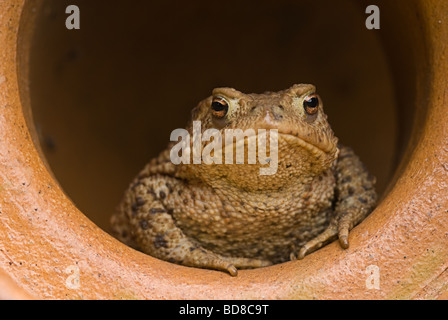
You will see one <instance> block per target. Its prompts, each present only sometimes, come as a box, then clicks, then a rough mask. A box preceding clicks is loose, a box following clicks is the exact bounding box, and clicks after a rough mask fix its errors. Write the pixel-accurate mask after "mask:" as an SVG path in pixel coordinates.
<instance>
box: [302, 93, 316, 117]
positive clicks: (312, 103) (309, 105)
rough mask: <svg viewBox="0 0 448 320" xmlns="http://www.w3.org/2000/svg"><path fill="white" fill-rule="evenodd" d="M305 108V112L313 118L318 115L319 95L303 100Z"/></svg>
mask: <svg viewBox="0 0 448 320" xmlns="http://www.w3.org/2000/svg"><path fill="white" fill-rule="evenodd" d="M303 108H304V109H305V112H306V113H307V114H308V115H310V116H312V115H314V114H316V113H317V110H318V109H319V96H318V95H317V94H314V93H313V94H310V95H309V96H307V97H306V98H305V99H304V100H303Z"/></svg>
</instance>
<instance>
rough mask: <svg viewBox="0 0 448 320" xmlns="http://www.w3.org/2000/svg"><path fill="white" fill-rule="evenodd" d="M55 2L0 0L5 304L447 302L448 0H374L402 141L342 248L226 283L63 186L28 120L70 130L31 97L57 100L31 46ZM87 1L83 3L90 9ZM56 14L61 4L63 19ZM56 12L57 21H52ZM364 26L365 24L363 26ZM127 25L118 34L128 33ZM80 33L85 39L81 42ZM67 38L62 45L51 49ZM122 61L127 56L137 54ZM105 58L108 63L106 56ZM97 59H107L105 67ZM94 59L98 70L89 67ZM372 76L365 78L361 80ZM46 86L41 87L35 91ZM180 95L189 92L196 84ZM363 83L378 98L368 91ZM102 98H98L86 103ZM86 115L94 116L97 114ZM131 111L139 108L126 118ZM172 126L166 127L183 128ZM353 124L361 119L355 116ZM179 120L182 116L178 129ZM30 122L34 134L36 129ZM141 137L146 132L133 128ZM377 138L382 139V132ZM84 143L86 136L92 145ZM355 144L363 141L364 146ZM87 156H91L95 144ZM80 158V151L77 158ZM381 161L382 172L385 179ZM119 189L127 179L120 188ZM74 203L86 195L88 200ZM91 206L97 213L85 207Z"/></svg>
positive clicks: (73, 54)
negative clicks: (145, 249)
mask: <svg viewBox="0 0 448 320" xmlns="http://www.w3.org/2000/svg"><path fill="white" fill-rule="evenodd" d="M49 2H51V1H35V0H32V1H31V0H30V1H26V0H0V12H1V14H0V136H1V139H0V222H1V223H0V298H55V299H76V298H82V299H120V298H124V299H128V298H129V299H134V298H137V299H144V298H147V299H174V298H194V299H218V298H219V299H227V298H229V299H234V298H241V299H243V298H256V299H261V298H274V299H275V298H282V299H418V298H423V299H432V298H448V291H447V288H448V286H447V284H448V273H447V272H446V269H447V265H448V246H447V245H446V244H447V240H448V143H447V141H448V112H447V111H448V109H447V108H448V91H447V89H446V88H447V87H448V78H447V76H446V74H447V70H448V47H447V46H446V42H447V41H448V3H447V2H446V1H444V0H412V1H411V0H410V1H406V2H403V1H388V2H387V4H386V3H383V2H381V3H380V4H379V7H380V9H381V35H382V40H383V45H384V48H385V52H386V54H387V59H388V61H389V64H390V70H391V72H392V79H393V80H394V94H395V96H396V98H397V103H396V108H395V107H394V110H390V111H391V112H392V111H393V112H396V114H397V115H398V116H397V117H396V120H397V125H396V130H397V137H398V140H397V141H398V143H397V145H394V144H395V140H392V141H389V140H388V135H385V136H381V139H380V140H379V141H380V142H382V143H383V144H384V145H387V146H394V149H395V151H394V153H393V154H394V155H396V156H397V157H399V159H400V162H399V166H397V167H396V169H395V172H394V174H393V177H387V175H386V174H384V175H383V176H382V177H384V179H382V180H381V179H380V180H381V181H383V187H381V188H382V189H383V190H384V192H383V196H382V198H381V201H380V203H379V205H378V207H377V209H376V210H375V211H374V212H373V213H372V214H371V215H370V216H369V217H368V218H367V219H366V220H365V221H364V222H362V223H361V224H360V225H359V226H357V227H356V228H355V229H354V230H353V231H352V232H351V234H350V248H349V249H347V250H342V249H341V248H340V247H339V245H338V244H337V243H332V244H330V245H328V246H326V247H324V248H322V249H321V250H318V251H316V252H315V253H313V254H311V255H309V256H307V257H306V258H305V259H304V260H302V261H293V262H288V263H283V264H279V265H275V266H272V267H268V268H260V269H255V270H242V271H240V272H239V275H238V277H230V276H229V275H227V274H225V273H223V272H217V271H212V270H202V269H196V268H188V267H184V266H178V265H175V264H171V263H168V262H164V261H159V260H157V259H155V258H152V257H150V256H147V255H145V254H143V253H140V252H138V251H135V250H133V249H131V248H129V247H127V246H125V245H123V244H121V243H120V242H118V241H117V240H115V239H114V238H113V237H111V236H110V235H109V234H108V233H107V232H106V231H104V230H103V229H106V227H105V224H103V223H102V222H101V221H102V220H101V219H102V218H101V219H100V218H98V217H96V216H95V215H89V214H87V212H86V213H85V214H87V215H88V217H87V216H86V215H85V214H84V213H83V212H81V211H80V210H79V209H78V208H77V206H75V204H74V203H73V201H72V200H71V199H70V198H69V196H70V197H71V198H76V197H77V196H76V192H73V193H71V192H70V191H69V189H70V183H69V182H67V184H65V183H64V181H63V180H64V179H63V177H64V175H63V173H61V172H62V171H59V169H57V168H58V166H59V168H60V167H63V166H64V165H68V164H67V163H64V162H61V163H62V164H61V163H59V165H58V163H57V159H56V158H54V157H56V156H54V155H52V153H51V151H52V149H54V147H55V146H54V145H55V142H54V141H52V140H51V139H48V137H45V136H44V137H43V138H42V135H41V139H39V135H38V134H37V130H36V128H35V124H37V125H40V124H42V123H44V122H45V121H46V120H45V119H44V118H42V117H43V116H44V115H45V116H46V117H50V119H47V120H48V121H49V122H50V123H52V124H51V125H53V126H54V127H55V128H56V129H57V128H58V129H57V130H59V132H63V130H64V126H66V124H64V123H62V122H61V121H60V119H58V118H53V119H51V116H52V114H50V113H48V112H47V113H45V114H44V113H39V105H41V106H42V105H45V106H49V107H51V106H52V98H48V97H45V92H46V91H45V90H44V89H42V90H37V91H36V89H33V88H36V87H39V85H40V83H36V81H35V80H36V79H38V77H39V75H42V76H44V74H46V73H48V74H49V77H50V76H51V74H52V73H53V74H56V75H58V74H60V73H58V72H62V71H61V70H62V69H63V68H64V63H65V62H66V61H65V60H57V61H56V60H54V59H53V60H54V69H45V70H42V69H39V66H41V65H40V64H39V62H42V65H44V66H45V61H49V60H45V56H48V55H49V56H51V57H54V56H52V54H54V52H55V51H54V50H56V49H55V48H57V47H55V48H51V49H53V51H44V49H42V47H39V43H38V44H37V45H36V42H34V44H33V39H35V37H37V36H38V35H36V34H38V33H39V30H41V31H40V32H42V29H39V28H40V27H39V26H40V24H41V23H43V22H42V19H41V18H39V17H40V15H42V14H44V15H45V14H47V18H48V19H49V20H48V21H50V22H51V21H53V20H51V19H53V18H52V17H53V16H52V14H53V13H52V12H51V10H50V12H47V11H45V10H48V8H49V6H48V3H49ZM87 2H88V1H87ZM87 2H83V1H80V3H81V4H84V5H85V6H87ZM59 3H62V2H59ZM291 3H292V2H291ZM347 3H349V2H347ZM369 4H370V3H369ZM63 5H64V3H62V4H59V7H58V8H62V7H63ZM66 5H68V3H67V4H66ZM366 6H367V3H366V4H365V6H364V7H363V6H359V8H360V10H361V12H362V13H364V12H363V9H364V8H365V7H366ZM50 8H51V6H50ZM204 10H205V9H204ZM86 12H87V13H86ZM88 12H89V10H86V9H85V7H84V8H83V7H82V6H81V14H82V15H83V14H87V15H88V14H89V13H88ZM279 12H281V13H282V17H283V16H284V15H285V14H287V10H286V11H279ZM64 14H65V13H64V12H62V16H63V17H64ZM93 14H97V12H96V13H93ZM200 14H201V13H199V15H200ZM260 14H261V13H260ZM54 19H55V20H54V21H59V20H58V18H57V17H56V18H54ZM62 21H63V20H62ZM83 21H84V20H82V21H81V30H83V28H89V25H88V24H82V23H83ZM284 27H287V28H286V29H285V30H283V32H282V33H281V34H285V32H287V31H288V30H289V29H288V28H293V27H294V25H287V24H286V25H284ZM360 28H361V29H363V27H362V26H361V27H360ZM363 30H364V29H363ZM61 32H68V31H66V30H64V31H61ZM73 32H76V31H73ZM80 32H81V31H80ZM123 32H124V34H126V31H123ZM363 32H376V31H365V30H364V31H363ZM366 34H367V33H366ZM78 35H80V39H81V38H82V35H83V34H82V33H78V34H75V37H78ZM70 36H73V34H71V35H70ZM265 36H266V37H268V36H269V35H265ZM48 38H51V37H47V39H48ZM282 39H283V38H279V39H278V41H279V42H278V43H277V45H278V47H279V48H281V46H282V43H283V42H282V41H283V40H284V39H283V40H282ZM94 40H98V39H94ZM159 40H160V39H159ZM159 40H158V39H157V38H154V39H153V44H158V45H162V44H163V43H164V42H163V41H161V42H157V41H159ZM162 40H163V39H162ZM327 40H328V41H330V40H329V39H327ZM79 41H81V42H82V41H84V40H83V38H82V39H81V40H79ZM85 41H88V40H85ZM98 41H100V40H98ZM322 41H323V40H322ZM61 42H63V41H58V42H57V43H61ZM44 43H45V44H47V42H44ZM55 43H56V42H55ZM324 44H325V41H324ZM61 45H62V44H61ZM136 46H137V47H138V44H136ZM138 48H139V47H138ZM117 50H119V49H118V48H117ZM279 50H280V49H279ZM39 52H40V53H39ZM83 54H85V55H89V54H93V53H92V52H87V53H86V52H85V51H83V49H82V48H75V49H74V50H72V51H68V55H66V56H65V57H66V59H68V60H76V59H78V57H79V56H80V55H81V56H82V55H83ZM283 54H285V53H283ZM347 54H349V53H347ZM123 57H127V58H129V59H132V56H126V55H124V56H123ZM340 58H341V59H343V57H340ZM39 59H40V60H39ZM104 59H108V57H107V56H105V57H104ZM285 59H286V58H285ZM53 60H52V61H53ZM126 61H127V60H126ZM97 62H98V64H99V65H101V63H100V61H97ZM204 63H205V62H204ZM90 67H91V68H94V67H95V64H92V65H91V66H90ZM196 67H198V68H199V66H196ZM61 68H62V69H61ZM83 70H87V69H83ZM75 71H76V70H75ZM75 71H74V72H75ZM87 74H88V73H87V72H85V73H84V74H83V77H85V78H83V79H84V80H85V81H86V82H89V81H91V80H89V79H88V77H87ZM285 74H286V73H285ZM122 75H123V74H122ZM45 76H46V75H45ZM36 77H37V78H36ZM368 78H369V76H368V75H365V79H366V81H368ZM291 79H293V78H291ZM53 80H54V79H53ZM53 80H48V81H43V82H42V85H44V86H45V85H46V84H47V83H51V81H53ZM65 80H67V79H65ZM75 80H76V81H73V82H70V83H69V84H68V85H66V86H64V85H61V86H60V87H58V89H57V90H56V89H53V91H54V92H53V93H54V94H55V96H54V97H56V99H57V97H59V96H58V95H61V96H60V97H68V96H65V93H64V92H65V90H76V88H78V87H76V88H75V89H74V86H76V85H77V83H79V82H81V81H80V80H81V79H79V78H76V79H75ZM141 80H142V79H140V80H139V81H141ZM159 80H160V79H159ZM165 80H167V83H170V82H169V80H170V79H162V80H160V81H161V82H163V81H165ZM293 80H298V81H302V80H303V79H295V78H294V79H293ZM67 81H70V79H68V80H67ZM173 81H175V80H173ZM288 81H289V80H288ZM37 82H39V81H37ZM184 82H188V81H185V80H184ZM123 85H124V84H123ZM133 85H134V84H133ZM186 85H187V84H186ZM120 86H121V84H120V85H117V88H120ZM42 88H43V87H42ZM33 90H34V91H33ZM98 90H100V89H98ZM98 90H97V91H98ZM185 90H186V91H190V88H188V90H187V89H185ZM341 90H342V89H340V90H338V91H341ZM369 90H370V91H372V90H373V92H374V91H375V90H376V89H372V88H369ZM378 90H380V89H378ZM49 92H52V91H51V90H50V91H49ZM84 93H85V92H84ZM110 93H111V91H110V90H109V91H107V90H106V91H105V93H104V94H102V93H101V92H100V93H99V96H101V97H104V99H111V100H113V97H112V98H111V94H110ZM182 93H185V92H182ZM39 94H40V96H39ZM347 94H349V93H347ZM83 97H84V98H83V99H84V100H82V101H87V102H86V103H88V101H91V100H89V99H91V96H89V92H87V93H85V95H84V96H83ZM193 98H194V99H193ZM199 98H202V96H200V97H199ZM93 100H94V99H93ZM111 100H109V101H111ZM191 100H192V101H191V103H193V102H195V101H197V100H198V99H196V98H195V97H192V98H191ZM378 101H379V102H381V101H382V100H381V99H379V100H378ZM96 102H97V101H96V100H95V101H94V102H93V104H94V103H96ZM184 102H185V101H184ZM67 103H70V101H69V102H67ZM90 103H92V102H90ZM366 103H368V102H366ZM188 104H190V101H188ZM80 105H82V103H81V104H80ZM377 105H378V110H373V113H374V114H376V115H377V120H375V121H378V122H379V123H380V124H381V121H382V120H383V121H384V123H386V122H387V121H388V119H387V118H388V116H389V114H388V113H387V110H385V109H381V108H383V107H384V106H382V105H381V104H380V103H378V104H377ZM394 105H395V104H394ZM357 107H358V106H357V105H355V106H354V108H357ZM53 108H54V106H53ZM141 109H143V108H141ZM371 109H372V108H371ZM373 109H374V108H373ZM49 110H54V111H55V112H56V111H57V110H56V109H49ZM139 110H140V109H137V110H136V111H135V112H139ZM379 110H381V113H379V112H380V111H379ZM92 112H94V111H92ZM142 112H143V111H142ZM33 113H34V116H33ZM88 114H89V113H88ZM186 114H188V113H186ZM165 115H166V113H165ZM39 117H40V118H39ZM91 117H92V118H93V119H97V118H95V117H96V116H95V114H94V113H92V114H91ZM134 117H135V118H139V117H140V116H139V114H138V113H134ZM84 118H85V117H84ZM84 118H83V117H80V118H79V119H81V120H82V119H84ZM178 119H184V120H185V115H184V114H181V115H179V117H178ZM148 121H151V118H149V120H148ZM176 121H177V120H176ZM176 121H174V123H176V124H177V123H178V122H176ZM341 121H342V120H341ZM351 121H352V122H356V119H355V120H354V121H353V119H352V120H351ZM336 122H338V121H336ZM153 123H154V120H153ZM174 123H170V122H168V121H167V122H165V123H164V127H167V130H172V129H174V128H175V127H173V125H174ZM340 123H341V124H342V122H340ZM181 124H182V122H180V124H179V125H181ZM154 125H155V124H154ZM58 126H60V127H58ZM113 127H114V126H112V128H113ZM38 129H39V132H41V130H42V128H38ZM44 129H45V128H44ZM56 129H55V130H56ZM57 130H56V131H57ZM88 130H89V129H86V131H88ZM384 130H386V129H384ZM100 132H103V131H100ZM384 132H389V131H384ZM384 132H383V133H384ZM41 133H42V132H41ZM43 134H44V135H45V132H44V133H43ZM87 134H91V132H88V133H87ZM136 134H137V135H141V132H137V133H136ZM378 134H379V135H381V134H382V131H381V126H379V129H378ZM78 138H80V137H78ZM83 138H85V137H83ZM92 139H94V138H93V137H92ZM78 140H83V141H84V142H85V143H86V144H88V143H89V141H88V140H89V139H78ZM151 142H152V140H151ZM154 143H155V142H154ZM358 143H360V144H363V143H362V141H361V142H358ZM355 144H356V142H355ZM364 144H365V143H364ZM56 145H57V141H56ZM69 145H70V144H69ZM41 146H43V148H41ZM70 146H71V145H70ZM401 147H402V148H401ZM73 148H75V142H73ZM370 149H371V148H370V146H369V145H367V146H366V147H365V149H364V151H362V152H364V153H365V154H366V155H368V154H369V152H370V151H371V150H370ZM92 150H93V148H92ZM401 151H404V152H401ZM362 152H361V153H362ZM92 153H93V154H95V151H94V150H93V151H92ZM372 154H374V156H375V157H377V158H376V159H378V161H381V159H382V158H383V157H382V154H381V150H377V151H375V152H373V153H372ZM82 156H83V155H79V157H80V158H81V157H82ZM52 157H53V158H52ZM95 157H96V154H95ZM68 158H70V156H68ZM130 158H133V157H130ZM367 158H369V157H367ZM55 159H56V160H55ZM92 161H93V160H92ZM113 161H114V160H113V159H112V160H110V162H109V161H104V160H103V163H104V166H103V167H102V168H105V169H104V170H106V171H108V173H106V174H105V177H106V178H107V177H110V176H113V175H114V174H117V175H119V174H120V173H118V172H114V171H112V174H111V169H110V167H108V165H110V166H112V165H113V163H114V162H113ZM142 161H143V162H142V163H134V164H133V165H134V167H132V166H131V169H129V172H131V171H132V172H134V173H137V170H138V169H139V166H140V165H142V164H143V163H144V161H146V160H145V159H142ZM368 161H369V159H367V162H368ZM89 163H90V162H87V165H86V164H85V163H84V169H85V171H86V172H89V170H91V168H89V165H88V164H89ZM372 166H374V164H372ZM50 167H51V168H53V170H51V169H50ZM379 167H381V166H379ZM379 167H378V172H380V173H381V172H382V171H381V168H379ZM391 168H392V166H391ZM375 170H377V169H375ZM52 171H54V174H53V173H52ZM58 172H59V173H58ZM67 172H71V175H72V177H71V178H67V180H66V181H69V180H70V179H71V181H77V183H78V185H81V187H78V190H81V189H82V184H83V183H84V184H85V181H84V182H83V180H82V179H80V178H79V177H84V176H83V173H80V172H79V171H76V170H75V171H74V172H73V171H70V170H68V171H67ZM129 174H130V173H129ZM127 175H128V173H126V174H123V176H122V181H126V179H128V178H130V177H128V176H127ZM380 175H381V174H380ZM65 177H66V176H65ZM386 178H387V179H386ZM120 179H121V178H120ZM386 180H387V181H386ZM129 181H130V180H129ZM92 183H93V182H92ZM120 183H124V182H120ZM386 186H387V188H386ZM125 187H126V185H123V186H122V190H124V188H125ZM86 188H87V187H86ZM101 188H102V187H101ZM104 188H105V187H104ZM75 189H76V188H73V189H72V190H75ZM119 189H120V188H118V187H117V190H119ZM63 190H65V191H63ZM82 190H84V189H82ZM101 190H103V189H101ZM101 190H97V193H98V201H99V202H101V201H103V200H101V197H102V195H101V194H102V193H103V192H102V191H101ZM104 190H106V189H104ZM65 192H67V194H68V195H67V194H66V193H65ZM104 193H106V192H104ZM81 198H82V197H80V198H79V199H81ZM74 201H75V202H76V201H78V202H77V204H80V203H82V200H76V199H75V200H74ZM108 201H109V202H111V206H112V207H113V206H114V205H115V204H117V203H118V201H119V197H118V198H117V199H116V200H113V201H111V200H110V199H108ZM92 202H95V201H92ZM78 206H79V207H82V206H83V205H82V204H81V205H78ZM86 206H87V207H88V205H86ZM92 208H93V207H92ZM95 210H101V209H98V208H96V209H92V211H95ZM85 211H89V210H85ZM106 211H107V210H106ZM103 216H104V217H107V216H109V213H108V212H104V214H103ZM92 220H93V221H95V223H94V222H93V221H92ZM98 225H101V226H102V227H103V229H102V228H100V227H99V226H98Z"/></svg>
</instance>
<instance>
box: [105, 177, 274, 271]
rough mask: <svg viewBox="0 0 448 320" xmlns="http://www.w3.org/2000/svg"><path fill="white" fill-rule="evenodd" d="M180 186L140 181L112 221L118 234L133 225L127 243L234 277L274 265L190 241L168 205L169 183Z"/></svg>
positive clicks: (157, 180)
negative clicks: (166, 200)
mask: <svg viewBox="0 0 448 320" xmlns="http://www.w3.org/2000/svg"><path fill="white" fill-rule="evenodd" d="M167 179H168V182H167ZM176 183H181V182H179V181H177V180H176V179H175V178H170V177H166V176H160V175H155V176H149V177H146V178H143V179H141V180H139V181H138V182H137V183H136V184H135V185H134V186H133V187H132V188H131V189H129V190H128V192H127V193H126V194H125V198H124V200H123V202H122V204H121V208H120V212H119V213H118V214H117V215H116V216H115V218H114V219H113V220H112V222H113V227H114V229H115V230H117V231H118V230H120V227H121V226H123V225H127V226H129V231H130V232H129V233H130V235H129V236H128V239H126V242H129V243H134V244H135V246H136V247H137V248H138V249H140V250H141V251H143V252H145V253H148V254H150V255H152V256H154V257H156V258H159V259H162V260H166V261H170V262H174V263H178V264H182V265H186V266H192V267H199V268H208V269H216V270H223V271H227V272H229V273H230V274H231V275H232V276H236V275H237V268H256V267H262V266H267V265H270V264H271V263H270V262H269V261H266V260H259V259H249V258H240V257H226V256H222V255H219V254H216V253H214V252H212V251H210V250H207V249H205V248H203V247H201V246H200V245H199V244H198V243H196V242H195V241H194V239H190V238H188V237H187V236H186V235H185V233H184V232H183V231H182V230H181V229H180V228H179V227H178V226H177V225H176V223H175V220H174V218H173V210H172V208H168V207H167V206H166V205H165V203H164V199H165V197H166V196H167V194H168V193H169V190H167V187H166V186H167V184H168V185H169V186H170V187H172V186H174V185H175V184H176ZM124 220H127V222H126V221H124ZM114 221H115V223H114ZM121 229H122V228H121ZM121 232H122V231H121ZM121 238H122V239H123V237H121Z"/></svg>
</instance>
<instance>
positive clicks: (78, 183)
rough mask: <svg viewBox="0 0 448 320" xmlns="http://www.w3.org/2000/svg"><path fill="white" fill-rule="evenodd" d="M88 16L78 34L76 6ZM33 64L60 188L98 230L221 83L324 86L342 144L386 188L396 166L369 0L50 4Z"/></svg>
mask: <svg viewBox="0 0 448 320" xmlns="http://www.w3.org/2000/svg"><path fill="white" fill-rule="evenodd" d="M70 4H76V5H77V6H78V7H79V9H80V23H81V24H80V29H79V30H68V29H67V28H66V26H65V20H66V19H67V17H68V16H69V15H68V14H66V13H65V9H66V7H67V6H68V5H70ZM39 8H40V9H39V12H38V13H37V18H36V21H35V26H34V28H35V31H34V36H33V38H32V43H31V55H30V58H29V59H30V60H29V61H30V69H29V79H30V92H29V95H30V102H31V103H30V105H31V108H32V114H33V119H34V125H35V127H36V129H37V132H38V134H39V139H40V144H41V148H42V150H43V152H44V154H45V157H46V159H47V161H48V164H49V166H50V167H51V169H52V171H53V173H54V175H55V177H56V179H57V180H58V181H59V183H60V185H61V186H62V188H63V189H64V190H65V192H66V193H67V194H68V196H69V197H70V198H71V199H72V200H73V202H74V203H75V204H76V205H77V206H78V208H79V209H80V210H81V211H82V212H83V213H84V214H85V215H87V216H88V217H89V218H90V219H91V220H93V221H94V222H95V223H96V224H97V225H98V226H100V227H101V228H103V229H104V230H106V231H109V217H110V215H111V214H112V213H113V211H114V210H115V207H116V205H117V204H118V203H119V201H120V199H121V196H122V193H123V191H124V190H125V189H126V187H127V186H128V184H129V183H130V181H131V180H132V178H133V177H134V176H135V175H136V174H137V173H138V172H139V170H140V169H141V168H142V167H143V166H144V164H145V163H146V162H148V161H149V160H150V159H151V158H152V157H153V156H155V155H156V154H157V153H158V152H159V151H161V150H162V149H163V148H164V147H165V146H166V144H167V142H168V141H169V135H170V133H171V131H172V130H174V129H176V128H182V127H184V126H185V124H186V122H187V120H188V118H189V115H190V110H191V109H192V108H193V107H194V106H195V105H196V104H197V103H198V102H199V101H200V100H202V99H203V98H205V97H207V96H209V95H210V93H211V90H212V89H213V88H214V87H218V86H230V87H234V88H237V89H238V90H240V91H243V92H257V93H259V92H264V91H277V90H281V89H285V88H288V87H289V86H291V85H292V84H294V83H313V84H315V85H316V86H317V88H318V91H319V93H320V95H321V97H322V98H323V101H324V105H325V110H326V113H327V114H328V116H329V120H330V123H331V124H332V127H333V129H334V131H335V133H336V135H337V136H338V137H339V139H340V141H341V142H342V143H343V144H345V145H349V146H351V147H352V148H354V149H355V151H356V152H357V153H358V155H359V156H360V157H361V159H362V160H363V161H364V163H365V164H366V166H367V167H368V169H369V170H370V171H371V172H372V173H373V174H374V175H375V176H376V177H377V189H378V191H379V192H380V193H382V192H384V190H385V189H386V186H387V184H388V183H389V181H390V179H391V175H392V174H393V171H394V169H395V167H396V164H397V159H398V157H399V150H401V147H400V146H402V145H404V144H405V141H403V140H402V141H398V137H399V136H400V134H399V128H402V127H404V125H403V124H400V121H408V120H409V119H408V118H402V117H400V118H398V117H397V108H396V103H395V97H394V88H393V83H392V74H391V72H390V70H389V65H388V61H387V57H386V55H385V53H384V50H383V48H382V46H381V42H380V39H379V33H378V32H377V31H370V30H367V28H366V27H365V19H366V17H367V15H366V14H365V13H364V10H365V7H363V6H360V5H359V3H358V2H357V1H350V0H346V1H339V2H338V3H337V4H336V3H334V4H333V3H331V4H330V3H329V2H328V1H314V0H313V1H311V0H305V1H291V0H282V1H276V2H272V1H259V2H257V5H256V6H253V5H252V4H250V3H245V2H241V1H230V2H229V1H227V2H225V4H224V3H222V2H221V3H219V4H218V3H208V2H201V3H199V2H193V3H191V2H189V3H183V2H182V3H181V2H179V3H176V4H175V5H174V4H165V3H161V2H159V3H152V2H149V1H138V3H136V2H135V1H133V2H132V3H131V2H120V5H116V4H114V3H112V2H108V3H107V4H105V3H104V2H99V1H88V0H77V1H65V0H64V1H61V0H46V1H43V4H42V6H41V7H39Z"/></svg>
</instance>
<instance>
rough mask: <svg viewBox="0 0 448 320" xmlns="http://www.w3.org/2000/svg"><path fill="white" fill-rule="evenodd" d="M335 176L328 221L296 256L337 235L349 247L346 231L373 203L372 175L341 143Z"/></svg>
mask: <svg viewBox="0 0 448 320" xmlns="http://www.w3.org/2000/svg"><path fill="white" fill-rule="evenodd" d="M335 177H336V190H335V194H336V202H335V207H334V210H333V212H332V214H331V217H330V223H329V225H328V227H327V229H326V230H325V231H324V232H322V233H321V234H320V235H318V236H317V237H316V238H314V239H312V240H311V241H309V242H307V243H306V244H305V245H304V246H303V247H302V248H301V249H300V251H299V254H298V258H299V259H303V258H304V257H305V255H306V254H308V253H310V252H311V251H314V250H316V249H318V248H320V247H322V246H323V245H324V244H326V243H328V242H329V241H330V240H332V239H334V238H336V236H337V237H338V238H339V243H340V244H341V247H343V248H344V249H346V248H348V246H349V243H348V234H349V231H350V230H351V229H353V227H354V226H356V225H357V224H358V223H360V222H361V221H362V220H363V219H364V218H365V217H366V216H367V215H368V214H369V213H370V212H371V211H372V210H373V208H374V207H375V204H376V199H377V195H376V192H375V178H374V177H373V176H371V175H370V174H369V173H368V172H367V170H366V168H365V166H364V165H363V164H362V162H361V161H360V160H359V158H358V157H357V156H356V155H355V153H354V152H353V150H352V149H350V148H348V147H343V146H340V154H339V158H338V161H337V164H336V168H335Z"/></svg>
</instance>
